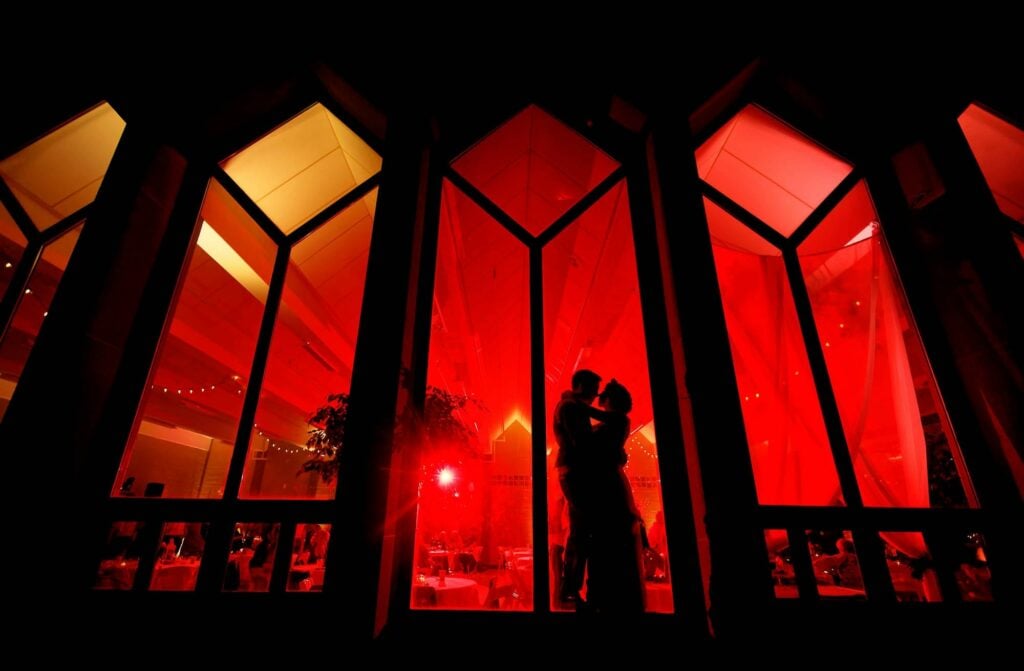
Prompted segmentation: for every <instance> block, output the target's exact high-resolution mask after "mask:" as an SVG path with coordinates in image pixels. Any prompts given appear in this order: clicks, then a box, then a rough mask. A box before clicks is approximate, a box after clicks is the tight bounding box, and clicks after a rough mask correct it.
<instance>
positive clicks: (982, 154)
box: [959, 105, 1024, 223]
mask: <svg viewBox="0 0 1024 671" xmlns="http://www.w3.org/2000/svg"><path fill="white" fill-rule="evenodd" d="M959 121H960V128H961V129H963V131H964V136H965V137H966V138H967V143H968V144H969V145H970V146H971V151H972V152H974V157H975V158H976V159H977V160H978V166H979V167H980V168H981V173H982V174H983V175H984V176H985V181H986V182H987V183H988V188H989V189H991V190H992V195H993V196H994V197H995V199H996V204H997V205H998V206H999V209H1000V210H1002V211H1003V214H1005V215H1006V216H1008V217H1010V218H1011V219H1013V220H1014V221H1017V222H1021V223H1024V130H1021V129H1020V128H1017V127H1016V126H1014V125H1012V124H1009V123H1007V122H1006V121H1003V120H1002V119H1000V118H999V117H997V116H996V115H994V114H992V113H991V112H988V111H986V110H984V109H982V108H981V107H979V106H978V105H969V106H968V107H967V109H966V110H964V113H963V114H961V115H960V118H959Z"/></svg>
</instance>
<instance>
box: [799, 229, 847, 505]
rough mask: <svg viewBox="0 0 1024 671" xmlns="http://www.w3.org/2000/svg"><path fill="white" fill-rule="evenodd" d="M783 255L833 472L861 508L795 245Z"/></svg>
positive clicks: (837, 406) (842, 487)
mask: <svg viewBox="0 0 1024 671" xmlns="http://www.w3.org/2000/svg"><path fill="white" fill-rule="evenodd" d="M782 257H783V259H784V262H785V264H786V275H787V276H788V278H789V286H790V290H791V291H792V294H793V303H794V305H795V306H796V314H797V319H798V320H799V322H800V332H801V334H802V335H803V340H804V348H805V349H806V351H807V360H808V362H809V364H810V366H811V374H812V375H813V376H814V386H815V389H816V391H817V393H818V403H819V404H820V406H821V414H822V417H823V418H824V420H825V429H826V431H827V432H828V439H829V447H830V448H831V449H832V458H833V460H834V461H835V464H836V472H837V473H838V475H839V486H840V489H841V490H842V493H843V499H844V500H845V502H846V505H847V506H849V507H850V508H861V507H863V501H862V499H861V495H860V490H859V489H858V488H857V478H856V475H855V473H854V470H853V459H852V457H851V456H850V451H849V449H848V447H847V444H846V434H845V432H844V430H843V421H842V418H841V417H840V415H839V405H838V403H837V401H836V396H835V391H834V390H833V389H832V383H831V380H830V378H829V374H828V366H827V364H826V363H825V353H824V351H823V350H822V347H821V341H820V340H819V338H818V330H817V327H816V326H815V323H814V313H813V311H812V308H811V299H810V296H809V294H808V292H807V285H806V284H805V282H804V276H803V271H802V270H801V268H800V259H799V258H798V257H797V252H796V248H795V247H792V246H787V247H786V248H785V249H783V251H782Z"/></svg>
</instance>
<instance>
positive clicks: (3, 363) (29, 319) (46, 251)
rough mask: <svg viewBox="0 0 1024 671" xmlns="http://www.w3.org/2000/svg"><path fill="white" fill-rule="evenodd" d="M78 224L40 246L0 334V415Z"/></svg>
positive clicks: (66, 259)
mask: <svg viewBox="0 0 1024 671" xmlns="http://www.w3.org/2000/svg"><path fill="white" fill-rule="evenodd" d="M81 233H82V224H78V225H76V226H75V227H74V228H72V229H70V230H69V231H67V232H66V233H64V234H63V235H61V236H59V237H57V238H54V239H53V240H51V241H50V242H48V243H47V244H46V246H45V247H43V252H42V254H40V255H39V260H38V261H37V262H36V266H35V268H33V269H32V274H31V275H29V278H28V284H26V285H25V289H24V291H22V295H21V297H20V298H19V299H18V307H17V308H15V310H14V316H13V317H12V318H11V323H10V326H8V328H7V331H6V332H5V333H4V334H3V336H2V337H0V419H3V415H4V413H5V412H6V410H7V404H8V403H10V400H11V397H12V396H13V394H14V390H15V388H16V387H17V386H18V380H19V378H21V373H22V370H24V368H25V363H26V362H27V361H28V356H29V354H30V353H31V352H32V347H33V346H34V345H35V343H36V336H38V335H39V330H40V329H41V328H42V327H43V320H44V319H45V318H46V316H47V315H48V314H49V310H50V302H51V301H52V300H53V296H54V294H56V293H57V285H59V284H60V280H61V278H62V277H63V276H64V270H65V269H66V268H67V267H68V262H69V261H70V260H71V254H72V253H73V252H74V251H75V246H76V245H77V244H78V238H79V236H80V235H81Z"/></svg>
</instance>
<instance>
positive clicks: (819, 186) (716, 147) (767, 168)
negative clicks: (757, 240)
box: [697, 105, 851, 236]
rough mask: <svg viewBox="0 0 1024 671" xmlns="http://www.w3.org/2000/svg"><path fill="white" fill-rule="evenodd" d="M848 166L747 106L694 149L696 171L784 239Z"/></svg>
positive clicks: (795, 132) (803, 137)
mask: <svg viewBox="0 0 1024 671" xmlns="http://www.w3.org/2000/svg"><path fill="white" fill-rule="evenodd" d="M850 170H851V167H850V165H849V164H847V163H845V162H843V161H841V160H839V159H838V158H836V157H835V156H833V155H832V154H830V153H829V152H827V151H825V150H824V149H822V148H821V147H820V146H819V145H818V144H816V143H815V142H813V141H812V140H810V139H809V138H807V137H806V136H804V135H802V134H801V133H799V132H798V131H796V130H795V129H793V128H792V127H790V126H788V125H786V124H784V123H782V122H781V121H779V120H778V119H776V118H775V117H774V116H772V115H770V114H768V113H767V112H765V111H764V110H763V109H761V108H759V107H756V106H754V105H747V106H746V107H744V108H743V110H741V111H740V113H739V114H737V115H736V116H735V117H733V118H732V119H731V120H730V121H729V122H728V123H726V124H725V125H724V126H722V128H720V129H719V130H718V131H717V132H716V133H715V134H714V135H712V136H711V137H710V138H709V139H708V140H707V141H706V142H704V144H702V145H701V146H700V148H699V149H698V150H697V172H698V173H699V174H700V177H701V179H703V180H704V181H705V182H707V183H708V184H710V185H711V186H713V187H715V188H716V189H718V190H719V191H721V192H722V193H724V194H725V195H726V196H728V197H729V198H730V199H732V200H733V201H735V202H736V203H738V204H739V205H741V206H742V207H743V208H744V209H746V210H747V211H748V212H750V213H751V214H753V215H754V216H756V217H757V218H758V219H760V220H761V221H763V222H765V223H766V224H768V225H769V226H771V227H772V228H774V229H775V230H777V231H778V232H779V233H781V234H782V235H784V236H789V234H790V233H792V232H793V231H795V230H796V228H797V227H798V226H799V225H800V224H801V223H802V222H803V220H804V219H806V218H807V215H809V214H810V213H811V212H813V211H814V208H816V207H817V206H818V205H820V204H821V201H823V200H825V197H826V196H827V195H828V194H829V193H831V192H832V190H833V189H835V188H836V187H837V186H839V183H840V182H841V181H842V180H843V178H844V177H846V176H847V175H848V174H849V173H850Z"/></svg>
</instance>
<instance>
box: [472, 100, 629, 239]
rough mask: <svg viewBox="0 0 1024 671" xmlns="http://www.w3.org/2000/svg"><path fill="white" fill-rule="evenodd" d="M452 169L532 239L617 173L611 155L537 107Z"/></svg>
mask: <svg viewBox="0 0 1024 671" xmlns="http://www.w3.org/2000/svg"><path fill="white" fill-rule="evenodd" d="M452 165H453V167H454V168H455V169H456V170H457V171H458V172H459V174H461V175H462V176H463V177H465V178H466V179H467V180H469V181H470V182H471V183H472V184H473V186H475V187H476V188H478V189H480V191H482V192H483V193H484V195H485V196H487V197H488V198H489V199H490V200H491V201H492V202H493V203H495V204H496V205H497V206H498V207H500V208H501V209H502V210H504V211H505V213H506V214H508V215H510V216H511V217H512V218H513V219H515V220H516V222H518V223H519V225H520V226H522V227H523V228H525V229H526V230H527V231H529V232H530V233H532V234H533V235H538V234H540V233H541V232H542V231H543V230H544V229H546V228H547V227H548V226H549V225H551V224H552V223H553V222H554V221H555V219H557V218H558V217H559V216H560V215H562V214H564V213H565V211H566V210H568V209H569V208H570V207H572V206H573V205H575V204H576V203H577V202H578V201H579V199H580V198H582V197H583V196H585V195H586V194H587V193H589V192H590V191H591V190H592V189H593V188H594V187H595V186H597V185H598V184H600V183H601V180H603V179H604V178H605V177H607V176H608V175H610V174H611V173H612V171H614V170H615V168H617V167H618V163H617V162H616V161H615V160H613V159H612V158H611V157H609V156H608V155H607V154H605V153H604V152H602V151H601V150H600V149H598V148H597V147H595V146H594V145H593V144H591V143H590V142H589V141H587V140H586V139H585V138H583V137H582V136H581V135H579V134H578V133H576V132H575V131H573V130H572V129H570V128H569V127H568V126H566V125H565V124H563V123H562V122H560V121H558V120H557V119H555V118H554V117H552V116H551V115H550V114H548V113H547V112H545V111H543V110H542V109H540V108H539V107H537V106H535V105H531V106H530V107H527V108H526V109H524V110H523V111H522V112H520V113H519V114H517V115H516V116H514V117H513V118H512V119H510V120H509V121H508V122H506V123H505V124H503V125H502V126H501V127H499V128H498V129H497V130H495V131H494V132H492V133H491V134H490V135H488V136H487V137H485V138H484V139H482V140H480V141H479V142H478V143H476V144H475V145H473V147H472V148H471V149H469V150H468V151H467V152H465V153H464V154H463V155H462V156H460V157H459V158H458V159H457V160H456V161H455V162H454V163H453V164H452Z"/></svg>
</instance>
